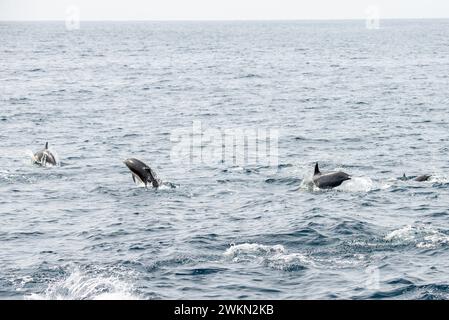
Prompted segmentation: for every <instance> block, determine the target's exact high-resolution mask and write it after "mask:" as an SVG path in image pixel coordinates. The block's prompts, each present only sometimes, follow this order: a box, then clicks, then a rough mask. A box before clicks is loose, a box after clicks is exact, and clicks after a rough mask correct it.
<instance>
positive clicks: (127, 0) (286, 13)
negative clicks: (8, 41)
mask: <svg viewBox="0 0 449 320" xmlns="http://www.w3.org/2000/svg"><path fill="white" fill-rule="evenodd" d="M73 5H74V6H76V7H78V8H79V12H80V18H81V20H264V19H273V20H283V19H364V18H366V16H367V8H369V7H370V6H376V7H378V8H379V11H380V18H385V19H387V18H449V0H157V1H156V0H0V20H65V18H66V15H67V8H69V7H70V6H73Z"/></svg>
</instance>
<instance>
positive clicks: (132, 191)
mask: <svg viewBox="0 0 449 320" xmlns="http://www.w3.org/2000/svg"><path fill="white" fill-rule="evenodd" d="M448 89H449V20H398V21H395V20H385V21H381V24H380V29H367V28H366V26H365V22H364V21H334V22H332V21H320V22H312V21H310V22H308V21H297V22H294V21H291V22H274V21H273V22H84V21H81V24H80V29H79V30H67V29H66V25H65V23H64V22H35V23H31V22H1V23H0V151H1V155H0V157H1V164H2V165H1V167H0V298H1V299H168V298H170V299H447V298H449V114H448V107H449V90H448ZM195 123H196V124H198V123H200V124H201V126H202V128H203V129H202V130H206V129H207V128H208V129H211V130H215V131H214V132H217V131H218V132H220V133H222V132H224V131H225V130H228V129H235V128H237V129H250V130H262V131H263V130H277V132H278V135H277V136H276V135H275V138H276V139H275V142H276V143H274V144H273V146H274V147H275V148H276V150H275V151H277V158H276V161H275V162H272V163H268V164H267V163H265V162H264V161H260V163H259V162H256V163H254V162H251V163H250V162H245V161H243V162H242V163H234V162H233V161H228V160H226V159H225V160H223V159H221V160H220V159H219V158H217V159H215V158H212V159H211V158H208V159H206V160H207V161H198V160H196V161H191V159H190V158H188V157H187V158H185V159H184V160H183V158H181V159H180V158H179V157H176V156H173V150H174V149H175V148H176V146H177V143H178V142H177V140H176V139H174V133H176V132H178V131H179V130H180V129H182V128H187V129H188V128H193V126H195ZM192 130H193V129H192ZM273 132H276V131H273ZM46 141H48V142H49V146H50V149H51V150H52V151H53V152H54V153H55V154H57V157H58V159H59V165H57V166H54V167H39V166H37V165H33V164H32V161H31V157H32V154H33V153H34V152H37V151H39V150H40V149H42V148H43V146H44V145H45V142H46ZM203 148H206V149H207V145H201V146H199V147H198V146H193V147H192V148H191V152H192V154H193V155H194V156H195V155H197V154H198V153H199V152H201V150H202V149H203ZM130 157H134V158H138V159H140V160H142V161H144V162H145V163H147V164H148V165H149V166H151V167H152V168H153V170H154V171H155V172H157V173H158V175H159V177H160V178H161V179H162V180H163V181H165V184H164V185H163V186H162V187H161V188H159V189H157V190H155V189H152V188H148V189H146V188H144V187H143V186H141V185H136V184H135V183H134V182H133V180H132V177H131V174H130V171H129V170H128V169H127V167H126V166H125V165H124V164H123V161H124V160H125V159H127V158H130ZM175 158H176V159H175ZM316 161H318V162H319V163H320V166H321V169H322V171H333V170H344V171H345V172H348V173H349V174H351V175H352V177H353V178H352V180H350V181H348V182H345V183H343V184H342V185H341V186H340V187H338V188H336V189H333V190H319V189H317V188H315V187H313V186H312V183H311V177H312V173H313V167H314V165H315V162H316ZM404 173H405V174H406V175H407V176H410V177H412V176H417V175H421V174H431V175H432V178H431V179H430V180H429V181H426V182H416V181H413V180H412V179H410V180H406V181H403V180H401V179H400V178H401V177H402V175H403V174H404Z"/></svg>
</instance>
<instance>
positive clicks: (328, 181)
mask: <svg viewBox="0 0 449 320" xmlns="http://www.w3.org/2000/svg"><path fill="white" fill-rule="evenodd" d="M350 179H351V177H350V176H349V175H348V174H346V173H344V172H341V171H339V172H329V173H321V172H320V169H319V168H318V162H317V163H316V164H315V172H314V174H313V183H314V184H315V185H316V186H317V187H318V188H320V189H332V188H335V187H338V186H339V185H341V184H342V183H343V182H344V181H346V180H350Z"/></svg>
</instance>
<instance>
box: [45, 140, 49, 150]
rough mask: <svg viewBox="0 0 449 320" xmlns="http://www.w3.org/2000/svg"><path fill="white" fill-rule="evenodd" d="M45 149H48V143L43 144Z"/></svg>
mask: <svg viewBox="0 0 449 320" xmlns="http://www.w3.org/2000/svg"><path fill="white" fill-rule="evenodd" d="M45 149H48V141H47V142H45Z"/></svg>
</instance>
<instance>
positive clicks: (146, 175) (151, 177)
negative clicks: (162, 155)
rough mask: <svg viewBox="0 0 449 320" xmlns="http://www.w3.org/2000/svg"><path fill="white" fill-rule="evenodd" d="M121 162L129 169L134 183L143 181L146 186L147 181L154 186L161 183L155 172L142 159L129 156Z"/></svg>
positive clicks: (156, 186)
mask: <svg viewBox="0 0 449 320" xmlns="http://www.w3.org/2000/svg"><path fill="white" fill-rule="evenodd" d="M123 163H124V164H125V165H126V166H127V167H128V169H129V170H130V171H131V174H132V177H133V181H134V183H136V181H138V182H141V183H144V184H145V187H147V185H148V183H151V184H152V186H153V187H154V188H158V187H159V186H160V185H161V184H162V181H161V180H160V179H159V178H158V177H157V175H156V173H155V172H154V171H153V170H152V169H151V168H150V167H149V166H147V165H146V164H145V163H143V162H142V161H140V160H137V159H135V158H130V159H127V160H125V161H124V162H123Z"/></svg>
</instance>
